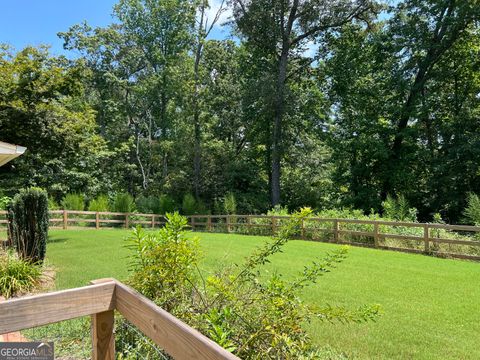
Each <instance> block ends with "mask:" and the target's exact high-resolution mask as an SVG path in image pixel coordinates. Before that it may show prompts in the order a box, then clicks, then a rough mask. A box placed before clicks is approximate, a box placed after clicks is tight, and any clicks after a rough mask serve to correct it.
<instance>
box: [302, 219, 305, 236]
mask: <svg viewBox="0 0 480 360" xmlns="http://www.w3.org/2000/svg"><path fill="white" fill-rule="evenodd" d="M302 240H305V219H303V218H302Z"/></svg>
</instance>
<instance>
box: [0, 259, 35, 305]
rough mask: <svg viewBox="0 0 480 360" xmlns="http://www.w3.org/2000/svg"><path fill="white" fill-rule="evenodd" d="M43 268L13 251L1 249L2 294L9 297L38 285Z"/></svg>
mask: <svg viewBox="0 0 480 360" xmlns="http://www.w3.org/2000/svg"><path fill="white" fill-rule="evenodd" d="M41 275H42V269H41V267H40V266H38V265H37V264H32V263H31V262H29V261H26V260H23V259H21V258H19V257H18V255H17V254H15V253H13V252H10V251H9V252H2V251H1V250H0V295H1V296H4V297H5V298H9V297H11V296H13V295H16V294H19V293H25V292H27V291H30V290H32V289H33V288H34V287H36V286H37V285H38V283H39V281H40V277H41Z"/></svg>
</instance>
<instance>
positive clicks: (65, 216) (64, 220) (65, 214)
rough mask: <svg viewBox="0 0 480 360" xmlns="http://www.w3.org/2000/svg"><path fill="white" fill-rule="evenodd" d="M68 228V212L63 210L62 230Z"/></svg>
mask: <svg viewBox="0 0 480 360" xmlns="http://www.w3.org/2000/svg"><path fill="white" fill-rule="evenodd" d="M67 226H68V212H67V210H63V229H64V230H66V229H67Z"/></svg>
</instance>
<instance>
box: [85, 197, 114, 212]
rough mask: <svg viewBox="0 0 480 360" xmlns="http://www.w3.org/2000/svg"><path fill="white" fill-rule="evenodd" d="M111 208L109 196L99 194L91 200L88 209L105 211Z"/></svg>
mask: <svg viewBox="0 0 480 360" xmlns="http://www.w3.org/2000/svg"><path fill="white" fill-rule="evenodd" d="M109 209H110V206H109V201H108V196H107V195H99V196H97V197H96V198H95V199H93V200H91V201H90V204H89V205H88V211H98V212H105V211H108V210H109Z"/></svg>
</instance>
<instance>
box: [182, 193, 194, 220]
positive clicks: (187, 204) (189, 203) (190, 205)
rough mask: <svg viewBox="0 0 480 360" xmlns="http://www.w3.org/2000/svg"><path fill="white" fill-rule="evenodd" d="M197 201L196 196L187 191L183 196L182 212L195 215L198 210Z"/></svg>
mask: <svg viewBox="0 0 480 360" xmlns="http://www.w3.org/2000/svg"><path fill="white" fill-rule="evenodd" d="M197 205H198V204H197V201H196V200H195V197H194V196H193V195H192V194H190V193H186V194H185V195H184V196H183V201H182V213H183V214H184V215H193V214H195V213H196V212H197Z"/></svg>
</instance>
